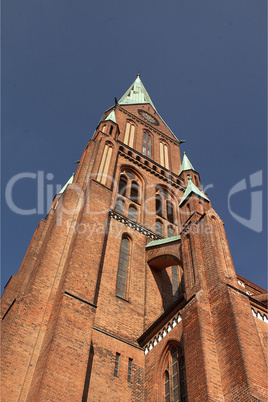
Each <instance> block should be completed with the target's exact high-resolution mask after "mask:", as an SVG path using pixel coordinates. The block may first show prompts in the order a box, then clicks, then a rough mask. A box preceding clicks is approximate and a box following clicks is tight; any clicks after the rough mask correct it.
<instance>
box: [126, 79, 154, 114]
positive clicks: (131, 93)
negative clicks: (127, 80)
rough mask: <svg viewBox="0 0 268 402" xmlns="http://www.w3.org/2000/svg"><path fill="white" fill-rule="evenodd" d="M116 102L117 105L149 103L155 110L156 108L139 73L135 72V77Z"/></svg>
mask: <svg viewBox="0 0 268 402" xmlns="http://www.w3.org/2000/svg"><path fill="white" fill-rule="evenodd" d="M118 103H119V105H131V104H140V103H149V104H150V105H151V106H152V107H153V109H154V110H155V111H156V108H155V106H154V104H153V102H152V100H151V98H150V96H149V94H148V92H147V91H146V89H145V87H144V85H143V83H142V81H141V79H140V73H138V74H137V78H136V79H135V81H134V82H133V84H132V85H131V86H130V87H129V89H128V90H127V91H126V93H125V94H124V95H123V96H122V98H121V99H120V100H119V102H118Z"/></svg>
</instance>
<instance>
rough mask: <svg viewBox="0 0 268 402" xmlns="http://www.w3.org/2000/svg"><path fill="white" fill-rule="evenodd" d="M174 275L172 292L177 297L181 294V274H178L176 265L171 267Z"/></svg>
mask: <svg viewBox="0 0 268 402" xmlns="http://www.w3.org/2000/svg"><path fill="white" fill-rule="evenodd" d="M171 275H172V293H173V296H174V298H176V297H177V296H178V294H179V275H178V267H177V266H176V265H174V266H173V267H172V268H171Z"/></svg>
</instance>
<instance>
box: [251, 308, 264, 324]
mask: <svg viewBox="0 0 268 402" xmlns="http://www.w3.org/2000/svg"><path fill="white" fill-rule="evenodd" d="M251 311H252V314H253V316H254V317H256V318H258V319H259V320H262V321H264V322H267V323H268V317H267V314H261V313H260V311H259V310H257V312H256V311H255V310H254V308H251Z"/></svg>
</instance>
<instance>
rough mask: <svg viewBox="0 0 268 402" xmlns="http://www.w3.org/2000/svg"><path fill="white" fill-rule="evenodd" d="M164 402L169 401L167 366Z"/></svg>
mask: <svg viewBox="0 0 268 402" xmlns="http://www.w3.org/2000/svg"><path fill="white" fill-rule="evenodd" d="M165 402H170V391H169V372H168V368H167V370H166V371H165Z"/></svg>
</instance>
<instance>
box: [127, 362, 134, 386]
mask: <svg viewBox="0 0 268 402" xmlns="http://www.w3.org/2000/svg"><path fill="white" fill-rule="evenodd" d="M132 363H133V359H131V358H129V359H128V372H127V380H128V382H131V376H132Z"/></svg>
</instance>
